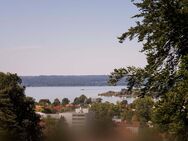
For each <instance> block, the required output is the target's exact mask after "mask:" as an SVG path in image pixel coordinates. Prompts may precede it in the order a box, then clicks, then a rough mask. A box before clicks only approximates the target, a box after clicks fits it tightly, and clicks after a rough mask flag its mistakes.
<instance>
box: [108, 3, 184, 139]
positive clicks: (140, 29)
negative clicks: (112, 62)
mask: <svg viewBox="0 0 188 141" xmlns="http://www.w3.org/2000/svg"><path fill="white" fill-rule="evenodd" d="M134 4H135V5H136V7H137V8H138V9H139V11H140V13H138V14H137V15H135V16H134V18H137V19H138V20H137V21H136V26H135V27H131V28H130V29H129V30H128V32H125V33H123V34H122V36H121V37H119V41H120V42H121V43H122V42H124V40H125V39H127V38H129V39H130V40H132V39H134V38H137V39H138V42H142V43H143V48H142V52H143V53H144V54H145V55H146V57H147V65H146V66H145V67H144V68H136V67H127V68H120V69H115V70H114V72H112V73H111V76H110V81H109V82H110V83H111V84H116V83H117V82H118V81H119V80H120V79H121V78H123V77H125V78H126V79H127V80H128V84H127V85H128V90H129V91H130V92H131V91H132V89H135V88H138V89H140V90H141V96H144V95H151V96H154V97H160V99H161V100H159V102H157V104H156V109H155V114H154V115H157V117H155V118H154V119H155V120H154V121H155V122H156V126H158V127H160V128H162V129H165V130H163V131H164V132H167V133H169V134H172V133H173V135H175V139H177V140H181V141H187V140H188V136H187V133H188V128H187V127H188V124H187V123H188V116H186V117H185V116H183V117H184V118H183V121H182V120H180V122H181V124H180V125H181V126H179V125H178V126H169V125H168V124H170V125H177V124H178V120H175V119H181V118H182V115H187V111H188V107H187V103H188V102H187V101H188V100H187V95H188V92H187V91H185V88H187V87H188V83H187V80H188V77H187V76H188V75H187V74H188V1H187V0H142V1H140V2H137V3H134ZM182 85H184V87H182ZM180 88H181V89H180ZM171 98H172V99H171ZM179 98H181V100H182V101H183V104H182V102H180V101H179ZM172 103H173V104H174V105H176V106H175V107H173V110H174V112H172V111H171V110H172V109H165V108H164V105H168V106H170V105H171V104H172ZM177 107H180V109H181V112H182V113H181V114H178V112H179V111H177ZM164 115H165V119H164ZM170 117H174V119H173V120H172V118H170ZM157 119H160V120H157ZM164 123H167V125H166V124H164ZM182 124H184V125H183V126H182ZM166 126H167V127H168V128H166ZM180 127H181V128H180ZM175 128H176V130H175ZM180 129H181V130H180ZM171 130H173V132H172V131H171ZM180 136H183V137H182V138H179V137H180Z"/></svg>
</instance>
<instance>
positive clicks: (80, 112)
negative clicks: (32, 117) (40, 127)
mask: <svg viewBox="0 0 188 141" xmlns="http://www.w3.org/2000/svg"><path fill="white" fill-rule="evenodd" d="M37 114H39V115H40V116H41V118H47V117H50V118H53V119H57V120H58V119H60V118H62V117H63V118H64V119H65V120H66V122H67V123H68V125H69V126H70V127H74V128H82V127H87V126H89V125H91V123H92V120H93V119H94V113H93V112H91V111H89V109H87V108H84V109H82V108H77V109H76V110H75V111H74V112H63V113H57V114H45V113H42V112H37Z"/></svg>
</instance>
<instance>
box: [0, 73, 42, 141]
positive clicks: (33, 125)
mask: <svg viewBox="0 0 188 141" xmlns="http://www.w3.org/2000/svg"><path fill="white" fill-rule="evenodd" d="M24 90H25V89H24V87H22V86H21V79H20V78H19V77H18V76H17V75H16V74H9V73H8V74H4V73H0V134H1V133H3V134H4V135H5V136H4V137H5V138H6V137H7V136H6V135H7V134H8V139H10V140H11V139H14V140H15V141H17V140H18V141H40V139H41V136H42V132H41V127H40V126H39V122H40V117H39V116H38V115H36V114H35V111H34V108H35V105H34V104H35V103H34V100H33V99H32V98H29V97H26V96H25V94H24ZM1 135H2V134H1Z"/></svg>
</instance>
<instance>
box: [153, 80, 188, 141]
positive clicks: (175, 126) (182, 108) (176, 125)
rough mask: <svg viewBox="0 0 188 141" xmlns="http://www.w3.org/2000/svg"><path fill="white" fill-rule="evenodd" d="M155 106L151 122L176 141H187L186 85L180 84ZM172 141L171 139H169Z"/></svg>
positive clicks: (187, 100)
mask: <svg viewBox="0 0 188 141" xmlns="http://www.w3.org/2000/svg"><path fill="white" fill-rule="evenodd" d="M164 97H165V98H162V99H161V100H159V101H158V102H157V103H156V104H155V108H154V111H153V121H154V123H155V124H156V127H158V128H159V129H160V130H161V131H162V132H165V133H168V134H169V136H171V137H172V138H173V139H174V140H176V141H187V140H188V139H187V138H188V83H187V82H186V83H181V84H178V85H177V86H176V88H174V89H173V90H172V91H170V92H168V93H166V94H165V96H164ZM171 140H172V139H171Z"/></svg>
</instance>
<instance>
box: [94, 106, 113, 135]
mask: <svg viewBox="0 0 188 141" xmlns="http://www.w3.org/2000/svg"><path fill="white" fill-rule="evenodd" d="M113 106H114V105H113V104H111V103H108V102H105V103H93V104H92V105H91V110H92V111H94V112H95V125H94V127H95V131H96V132H97V134H105V133H108V131H110V130H111V129H112V127H113V122H112V117H113V116H114V111H113Z"/></svg>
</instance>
